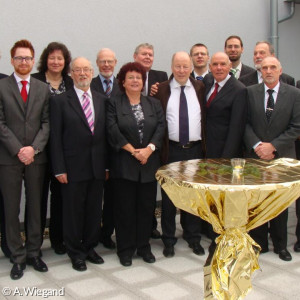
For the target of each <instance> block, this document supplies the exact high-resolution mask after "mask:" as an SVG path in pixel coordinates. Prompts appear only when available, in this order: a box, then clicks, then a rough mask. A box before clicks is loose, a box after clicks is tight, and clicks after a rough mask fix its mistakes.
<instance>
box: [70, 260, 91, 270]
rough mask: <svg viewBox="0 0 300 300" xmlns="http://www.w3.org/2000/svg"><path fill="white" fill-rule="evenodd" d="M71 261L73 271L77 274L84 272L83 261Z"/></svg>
mask: <svg viewBox="0 0 300 300" xmlns="http://www.w3.org/2000/svg"><path fill="white" fill-rule="evenodd" d="M71 261H72V267H73V269H74V270H76V271H79V272H82V271H86V269H87V267H86V264H85V261H84V260H83V259H80V258H77V259H71Z"/></svg>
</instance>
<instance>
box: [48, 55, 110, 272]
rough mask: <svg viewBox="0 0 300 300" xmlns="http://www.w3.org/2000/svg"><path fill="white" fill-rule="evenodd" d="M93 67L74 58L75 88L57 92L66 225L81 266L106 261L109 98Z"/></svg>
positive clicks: (55, 128)
mask: <svg viewBox="0 0 300 300" xmlns="http://www.w3.org/2000/svg"><path fill="white" fill-rule="evenodd" d="M92 76H93V69H92V66H91V63H90V62H89V61H88V60H87V59H86V58H84V57H78V58H76V59H74V60H73V61H72V63H71V77H72V79H73V82H74V88H73V89H71V90H69V91H67V92H66V93H63V94H61V95H59V96H57V97H53V98H51V105H50V118H51V133H50V134H51V139H50V146H51V147H50V149H51V152H50V153H51V160H52V168H53V173H54V175H55V176H56V178H57V180H58V181H59V182H60V183H62V186H61V189H62V196H63V231H64V242H65V245H66V249H67V253H68V255H69V257H70V258H71V261H72V266H73V268H74V269H75V270H77V271H85V270H86V269H87V267H86V262H85V261H86V260H88V261H89V262H91V263H94V264H102V263H103V262H104V261H103V259H102V258H101V257H100V256H99V255H98V254H97V253H96V252H95V250H94V247H96V246H97V244H98V241H99V235H100V226H99V224H100V221H101V210H102V205H101V204H102V192H103V182H104V179H105V155H106V142H105V101H106V98H105V97H103V96H101V94H99V93H97V92H95V91H91V89H90V83H91V81H92Z"/></svg>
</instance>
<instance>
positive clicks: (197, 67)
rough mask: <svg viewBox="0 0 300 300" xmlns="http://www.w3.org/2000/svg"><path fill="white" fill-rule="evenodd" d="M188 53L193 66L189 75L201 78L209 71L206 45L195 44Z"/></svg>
mask: <svg viewBox="0 0 300 300" xmlns="http://www.w3.org/2000/svg"><path fill="white" fill-rule="evenodd" d="M190 55H191V58H192V62H193V66H194V70H193V72H192V73H191V76H192V77H193V78H195V79H197V80H203V78H204V77H205V75H206V74H208V72H209V70H208V62H209V54H208V49H207V47H206V46H205V45H204V44H201V43H198V44H195V45H194V46H193V47H192V48H191V50H190Z"/></svg>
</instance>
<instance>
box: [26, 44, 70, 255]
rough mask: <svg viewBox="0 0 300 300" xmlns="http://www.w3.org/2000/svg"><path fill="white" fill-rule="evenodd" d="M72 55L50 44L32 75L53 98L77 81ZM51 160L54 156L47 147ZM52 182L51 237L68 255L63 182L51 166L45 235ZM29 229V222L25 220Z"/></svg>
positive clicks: (44, 214) (44, 208)
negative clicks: (61, 186)
mask: <svg viewBox="0 0 300 300" xmlns="http://www.w3.org/2000/svg"><path fill="white" fill-rule="evenodd" d="M70 62H71V53H70V51H69V50H68V48H67V47H66V46H65V45H64V44H62V43H58V42H52V43H50V44H49V45H48V46H47V47H46V48H45V49H44V51H43V53H42V55H41V57H40V60H39V65H38V67H37V69H38V71H39V72H38V73H35V74H32V77H34V78H36V79H39V80H41V81H43V82H45V83H47V84H48V86H49V90H50V94H51V96H53V97H54V96H56V95H60V94H61V93H64V92H66V91H68V90H69V89H71V88H72V87H73V80H72V78H71V77H70V76H69V75H68V73H69V71H70ZM47 151H48V158H49V161H50V154H49V149H48V145H47ZM49 183H50V190H51V197H50V224H49V237H50V242H51V247H52V248H53V249H54V251H55V253H56V254H64V253H66V249H65V246H64V243H63V232H62V231H63V228H62V198H61V192H60V183H59V182H58V180H57V179H56V178H55V177H54V176H53V174H52V172H51V166H50V163H49V171H48V173H47V176H45V182H44V188H43V196H42V206H41V209H42V213H41V216H42V232H44V229H45V226H46V217H47V201H48V193H49ZM25 228H26V220H25Z"/></svg>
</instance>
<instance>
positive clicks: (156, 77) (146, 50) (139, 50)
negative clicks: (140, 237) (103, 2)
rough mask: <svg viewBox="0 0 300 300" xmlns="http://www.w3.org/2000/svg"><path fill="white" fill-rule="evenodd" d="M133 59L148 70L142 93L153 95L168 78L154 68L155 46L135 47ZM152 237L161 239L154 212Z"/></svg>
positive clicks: (143, 45) (164, 73) (146, 44)
mask: <svg viewBox="0 0 300 300" xmlns="http://www.w3.org/2000/svg"><path fill="white" fill-rule="evenodd" d="M133 59H134V61H135V62H138V63H140V64H141V65H142V66H143V67H144V68H145V69H146V71H147V78H146V81H145V85H144V90H143V92H142V94H143V95H144V96H152V93H151V87H152V85H155V86H157V85H158V84H159V83H160V82H163V81H166V80H168V75H167V73H166V72H163V71H157V70H152V69H151V68H152V65H153V59H154V48H153V46H152V45H150V44H148V43H144V44H140V45H138V46H137V47H136V48H135V51H134V54H133ZM151 237H152V238H153V239H159V238H160V237H161V235H160V232H159V231H158V230H157V220H156V217H155V214H154V213H153V228H152V233H151Z"/></svg>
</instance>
